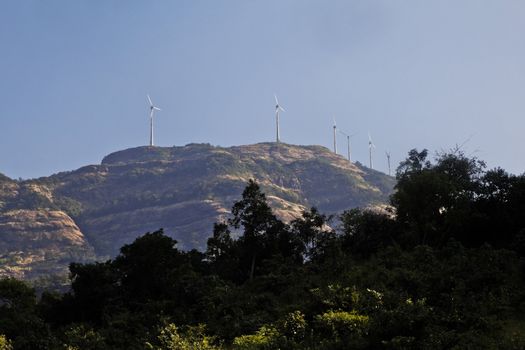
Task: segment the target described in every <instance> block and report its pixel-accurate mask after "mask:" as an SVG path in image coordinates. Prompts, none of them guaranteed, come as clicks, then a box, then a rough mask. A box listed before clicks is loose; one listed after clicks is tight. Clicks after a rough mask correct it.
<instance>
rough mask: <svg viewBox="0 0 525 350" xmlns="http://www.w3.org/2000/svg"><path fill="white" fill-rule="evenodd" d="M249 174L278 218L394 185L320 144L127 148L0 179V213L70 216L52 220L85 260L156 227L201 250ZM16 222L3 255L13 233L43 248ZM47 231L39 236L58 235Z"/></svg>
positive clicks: (359, 199)
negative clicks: (64, 167)
mask: <svg viewBox="0 0 525 350" xmlns="http://www.w3.org/2000/svg"><path fill="white" fill-rule="evenodd" d="M250 178H254V179H256V180H257V181H258V182H259V183H260V185H261V187H262V189H263V190H264V192H265V193H266V194H267V197H268V199H269V202H270V204H271V206H272V208H274V210H275V212H276V214H277V215H278V216H279V217H281V218H283V219H284V220H291V219H293V218H295V217H297V216H298V215H300V213H301V210H302V209H304V208H306V207H310V206H316V207H317V208H318V209H319V210H320V211H322V212H325V213H337V212H341V211H343V210H345V209H349V208H352V207H358V206H370V205H380V204H384V203H386V202H387V200H388V196H389V194H390V193H391V191H392V188H393V185H394V179H393V178H391V177H388V176H386V175H384V174H382V173H380V172H377V171H374V170H371V169H368V168H365V167H362V166H360V165H359V164H357V165H356V164H351V163H350V162H348V161H347V160H346V159H344V158H343V157H341V156H339V155H336V154H334V153H332V152H330V151H329V150H328V149H326V148H324V147H320V146H294V145H288V144H282V143H280V144H276V143H261V144H255V145H247V146H237V147H229V148H223V147H214V146H210V145H207V144H190V145H186V146H184V147H137V148H131V149H127V150H124V151H119V152H115V153H112V154H110V155H108V156H106V157H105V158H104V159H103V160H102V163H101V164H100V165H90V166H86V167H83V168H80V169H78V170H75V171H72V172H64V173H59V174H55V175H52V176H49V177H44V178H39V179H35V180H28V181H23V182H15V181H12V180H10V179H8V178H0V214H1V215H3V216H8V217H11V218H13V217H15V218H16V217H19V215H20V214H19V213H20V212H16V210H18V211H20V210H32V211H40V212H42V211H43V212H45V213H48V214H49V215H50V213H60V215H63V218H64V220H65V219H66V217H67V218H70V219H71V220H72V221H73V224H74V225H76V228H74V227H73V225H70V224H69V223H66V222H65V221H64V222H62V224H63V226H64V227H66V226H67V225H69V227H71V229H70V230H71V232H76V230H77V229H78V232H76V236H75V237H81V241H82V245H81V247H82V249H85V252H86V254H84V256H85V257H86V258H92V255H91V253H89V252H92V251H94V252H95V253H96V254H97V255H98V256H113V255H115V254H116V253H117V251H118V249H119V247H120V246H122V245H123V244H126V243H129V242H131V241H133V239H134V238H136V237H137V236H139V235H141V234H143V233H145V232H147V231H153V230H156V229H158V228H161V227H162V228H164V229H165V231H166V232H167V233H168V234H170V235H172V236H173V237H175V238H176V239H177V240H178V241H179V242H180V246H181V247H182V248H185V249H190V248H198V249H204V248H205V244H206V240H207V237H208V236H209V235H210V234H211V230H212V225H213V223H214V222H216V221H218V220H224V219H225V218H226V217H227V215H228V213H229V209H230V207H231V205H232V204H233V202H234V201H236V200H238V199H239V197H240V194H241V192H242V190H243V188H244V186H245V185H246V183H247V181H248V180H249V179H250ZM57 215H58V214H57ZM42 220H43V219H42ZM19 221H20V220H19ZM22 221H23V222H22V223H21V222H19V223H18V225H19V226H24V225H26V226H27V227H21V228H20V231H16V230H14V229H13V228H12V226H9V225H8V226H2V225H0V249H2V247H4V248H3V250H0V256H4V255H6V254H8V253H9V251H10V249H11V248H9V247H10V244H9V239H8V237H9V236H13V235H17V232H33V234H35V235H36V236H34V237H36V238H35V240H37V241H39V242H42V245H43V246H45V245H46V244H48V245H49V244H50V243H49V242H48V243H45V242H44V241H42V239H41V238H39V237H40V236H39V235H38V233H39V231H38V230H36V231H35V230H34V226H35V225H36V224H35V223H36V222H38V221H37V220H36V219H31V218H27V219H24V220H22ZM44 221H45V220H44ZM36 226H38V227H43V228H45V225H44V224H43V223H40V224H39V225H36ZM52 227H53V229H51V228H50V227H48V228H45V230H47V231H45V232H55V231H56V232H65V231H68V230H65V229H63V228H58V227H54V226H52ZM63 230H65V231H63ZM47 236H49V237H53V235H52V234H51V233H49V234H48V235H47ZM24 237H25V236H24ZM27 239H29V238H27ZM79 239H80V238H79ZM29 240H30V239H29ZM78 242H80V241H78ZM78 242H77V243H78ZM28 244H29V243H28ZM59 245H60V244H59ZM67 247H68V248H67V249H64V250H65V251H68V252H70V255H72V256H74V255H75V254H76V253H77V250H78V247H80V246H79V245H78V244H77V245H74V244H73V241H71V242H70V244H69V245H68V246H67Z"/></svg>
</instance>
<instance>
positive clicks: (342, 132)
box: [339, 130, 355, 162]
mask: <svg viewBox="0 0 525 350" xmlns="http://www.w3.org/2000/svg"><path fill="white" fill-rule="evenodd" d="M339 132H340V133H341V134H343V135H344V136H346V144H347V146H348V161H349V162H352V152H351V147H350V138H351V137H352V136H354V135H355V134H352V135H348V134H347V133H345V132H344V131H341V130H339Z"/></svg>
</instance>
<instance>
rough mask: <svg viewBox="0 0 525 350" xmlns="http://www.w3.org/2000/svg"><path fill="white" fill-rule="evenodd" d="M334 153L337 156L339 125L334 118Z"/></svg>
mask: <svg viewBox="0 0 525 350" xmlns="http://www.w3.org/2000/svg"><path fill="white" fill-rule="evenodd" d="M334 153H335V154H337V124H336V123H335V118H334Z"/></svg>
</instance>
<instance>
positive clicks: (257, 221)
mask: <svg viewBox="0 0 525 350" xmlns="http://www.w3.org/2000/svg"><path fill="white" fill-rule="evenodd" d="M232 214H233V218H232V219H231V220H230V224H231V225H233V227H235V228H236V229H238V228H240V227H241V226H242V227H243V230H244V234H243V236H242V237H241V238H240V241H241V243H242V245H243V248H244V249H245V251H246V253H247V254H248V256H249V261H250V263H249V264H250V267H249V269H248V271H249V274H248V276H249V279H250V280H252V279H253V276H254V273H255V267H256V260H257V258H258V254H260V253H262V251H263V249H264V245H265V243H266V241H267V239H268V234H269V233H270V232H271V231H272V229H273V228H275V226H276V225H277V224H278V223H279V222H278V220H277V218H276V217H275V215H273V213H272V209H271V208H270V206H269V205H268V203H267V202H266V196H265V195H264V193H262V192H261V189H260V187H259V185H258V184H257V183H256V182H255V181H254V180H250V181H249V182H248V185H247V186H246V188H245V189H244V191H243V193H242V199H241V200H240V201H238V202H236V203H235V204H234V205H233V207H232Z"/></svg>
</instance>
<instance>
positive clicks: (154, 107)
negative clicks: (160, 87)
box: [146, 95, 162, 146]
mask: <svg viewBox="0 0 525 350" xmlns="http://www.w3.org/2000/svg"><path fill="white" fill-rule="evenodd" d="M146 96H148V101H149V145H150V146H153V115H154V114H155V111H161V110H162V109H160V108H159V107H157V106H155V105H153V102H151V98H150V97H149V95H146Z"/></svg>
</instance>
